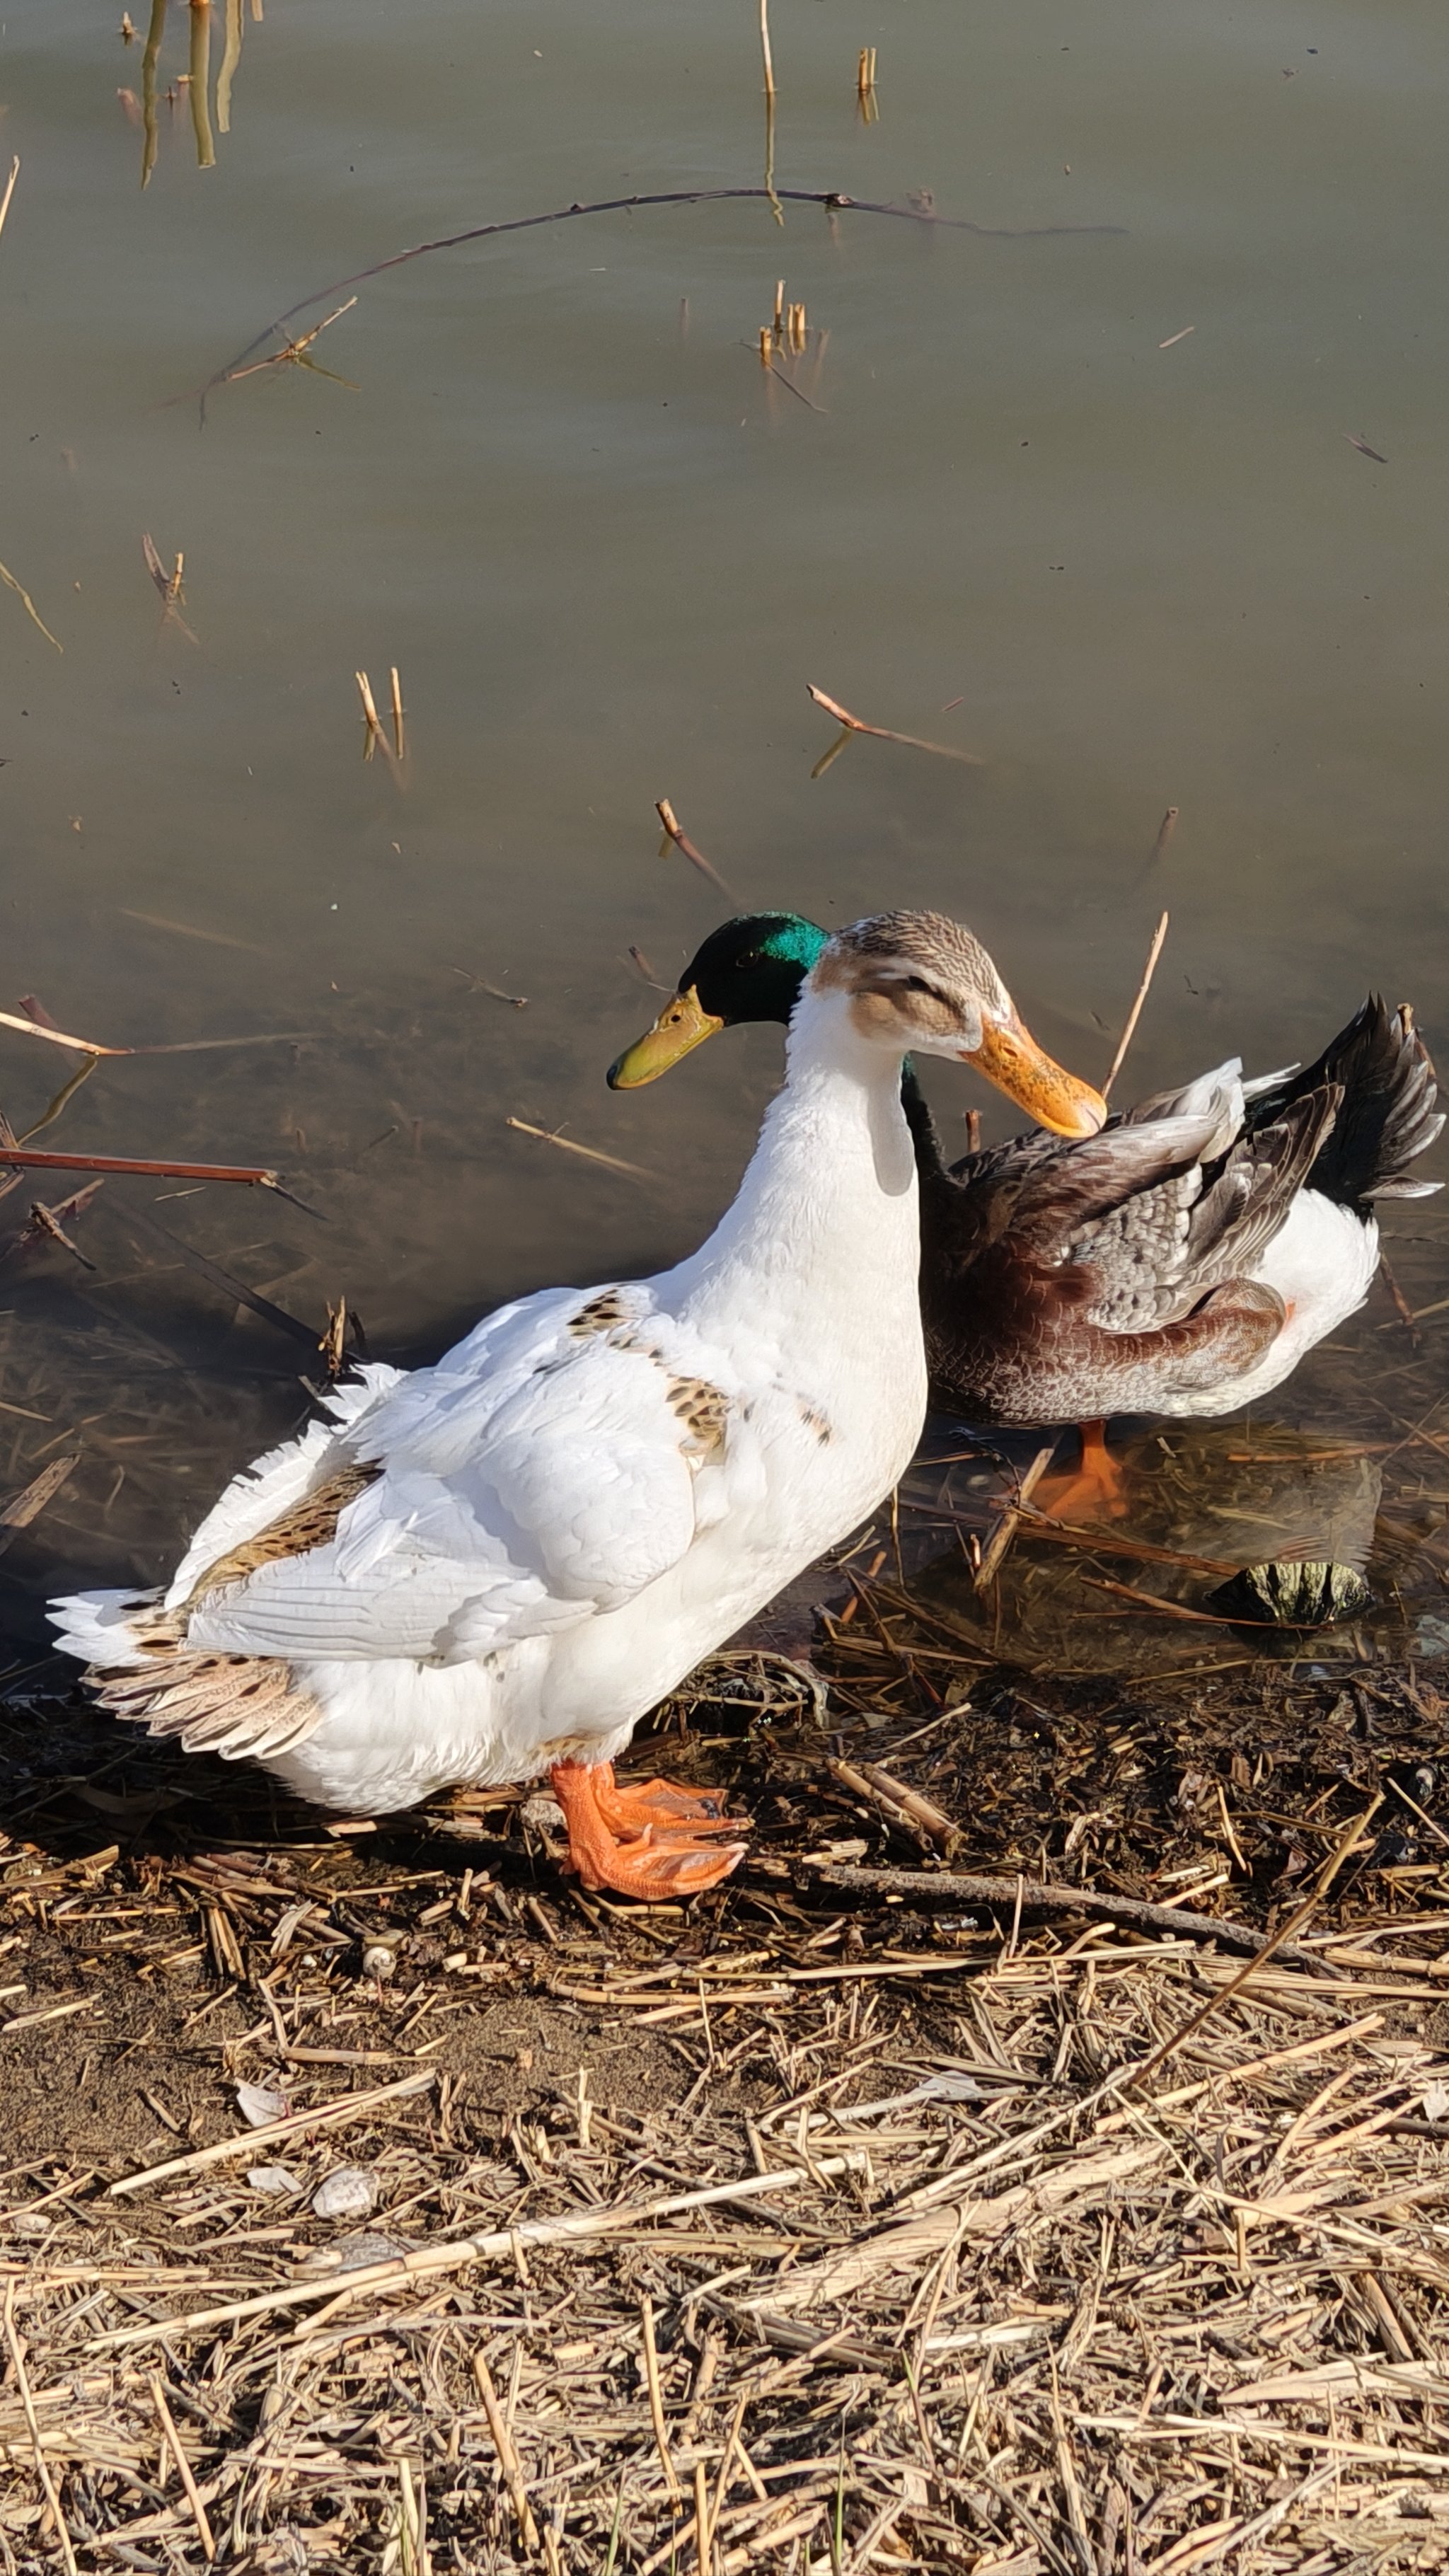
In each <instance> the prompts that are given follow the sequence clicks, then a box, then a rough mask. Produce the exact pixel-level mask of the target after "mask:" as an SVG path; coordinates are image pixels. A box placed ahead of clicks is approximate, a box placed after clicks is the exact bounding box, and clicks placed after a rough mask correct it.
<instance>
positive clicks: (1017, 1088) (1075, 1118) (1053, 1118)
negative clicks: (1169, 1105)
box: [961, 1011, 1107, 1136]
mask: <svg viewBox="0 0 1449 2576" xmlns="http://www.w3.org/2000/svg"><path fill="white" fill-rule="evenodd" d="M961 1061H962V1063H963V1064H974V1065H975V1066H976V1067H977V1068H978V1070H979V1071H980V1072H982V1073H984V1074H985V1076H986V1078H987V1080H988V1082H994V1083H995V1085H996V1087H997V1089H998V1091H1004V1092H1005V1094H1006V1096H1007V1098H1008V1100H1014V1101H1015V1102H1016V1105H1017V1107H1018V1109H1024V1110H1025V1111H1026V1114H1027V1116H1028V1117H1029V1118H1034V1119H1035V1120H1036V1123H1037V1125H1038V1126H1039V1127H1049V1128H1050V1129H1051V1131H1052V1133H1053V1135H1054V1136H1095V1135H1096V1134H1097V1131H1098V1129H1099V1128H1101V1127H1104V1126H1105V1125H1106V1123H1107V1103H1106V1101H1105V1100H1104V1099H1103V1098H1102V1095H1101V1093H1100V1091H1094V1090H1093V1089H1092V1086H1091V1084H1090V1083H1089V1082H1079V1081H1078V1080H1077V1077H1076V1075H1075V1074H1074V1073H1066V1072H1064V1071H1063V1069H1062V1067H1061V1066H1060V1065H1059V1064H1055V1063H1053V1061H1052V1058H1051V1057H1050V1056H1049V1055H1048V1054H1046V1052H1045V1050H1044V1049H1043V1048H1041V1047H1039V1046H1038V1045H1037V1042H1036V1040H1035V1038H1034V1037H1033V1036H1032V1034H1031V1031H1030V1030H1029V1029H1027V1028H1024V1027H1023V1026H1022V1023H1021V1021H1020V1020H1019V1019H1018V1018H1017V1016H1016V1013H1015V1012H1014V1011H1013V1013H1012V1015H1011V1018H1010V1020H1008V1021H995V1022H993V1021H990V1020H988V1021H987V1023H986V1026H985V1029H984V1031H983V1033H982V1038H981V1044H980V1046H979V1047H976V1048H974V1049H970V1050H968V1049H966V1048H963V1049H962V1054H961Z"/></svg>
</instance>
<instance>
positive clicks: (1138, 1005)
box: [1102, 912, 1172, 1100]
mask: <svg viewBox="0 0 1449 2576" xmlns="http://www.w3.org/2000/svg"><path fill="white" fill-rule="evenodd" d="M1171 918H1172V916H1171V914H1170V913H1166V912H1165V913H1164V914H1163V916H1162V919H1161V920H1160V921H1159V923H1158V925H1157V928H1156V930H1155V931H1154V932H1153V934H1152V945H1151V947H1150V948H1149V949H1148V951H1147V963H1146V965H1145V966H1144V967H1143V969H1142V981H1141V983H1140V984H1139V985H1138V987H1137V999H1136V1001H1135V1002H1134V1003H1133V1005H1132V1008H1131V1010H1130V1011H1129V1012H1128V1014H1127V1026H1126V1027H1125V1029H1124V1030H1123V1032H1122V1035H1121V1037H1120V1038H1119V1039H1118V1041H1117V1052H1116V1054H1115V1055H1114V1056H1113V1058H1112V1069H1111V1071H1110V1073H1109V1074H1108V1076H1107V1079H1106V1081H1105V1082H1104V1083H1103V1085H1102V1098H1103V1099H1104V1100H1105V1099H1106V1097H1107V1094H1108V1092H1109V1091H1110V1090H1111V1088H1112V1085H1113V1083H1114V1082H1115V1081H1116V1079H1117V1076H1118V1074H1119V1073H1120V1072H1121V1070H1122V1066H1123V1062H1124V1060H1125V1057H1126V1054H1127V1049H1128V1048H1129V1047H1130V1045H1131V1044H1132V1039H1133V1036H1134V1034H1135V1031H1136V1028H1137V1023H1138V1021H1139V1020H1140V1019H1141V1017H1142V1005H1143V1003H1144V1002H1145V1001H1146V999H1147V996H1148V993H1149V992H1150V990H1151V987H1152V978H1153V976H1154V975H1155V974H1156V972H1157V961H1158V958H1159V957H1160V956H1161V955H1162V943H1163V941H1164V940H1165V938H1166V937H1167V925H1168V922H1169V921H1170V919H1171Z"/></svg>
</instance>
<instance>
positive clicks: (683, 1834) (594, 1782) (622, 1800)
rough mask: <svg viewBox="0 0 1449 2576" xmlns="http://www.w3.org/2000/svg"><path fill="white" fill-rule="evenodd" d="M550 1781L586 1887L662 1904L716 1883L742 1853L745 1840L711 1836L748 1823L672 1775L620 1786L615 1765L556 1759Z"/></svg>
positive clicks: (572, 1858) (706, 1793) (574, 1861)
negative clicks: (724, 1840)
mask: <svg viewBox="0 0 1449 2576" xmlns="http://www.w3.org/2000/svg"><path fill="white" fill-rule="evenodd" d="M549 1781H550V1784H551V1786H552V1789H553V1793H554V1796H555V1797H556V1798H557V1800H558V1802H559V1805H560V1806H561V1807H562V1809H563V1811H564V1822H565V1824H566V1825H567V1826H568V1835H569V1859H570V1861H571V1863H572V1865H573V1867H574V1868H575V1869H576V1870H577V1872H578V1874H579V1877H580V1878H581V1879H582V1880H583V1883H584V1885H585V1887H614V1888H617V1889H618V1890H619V1891H620V1893H621V1894H622V1895H624V1896H638V1897H642V1898H644V1899H645V1900H646V1902H650V1901H652V1902H653V1903H654V1904H656V1905H657V1904H661V1903H663V1902H665V1901H666V1900H667V1899H668V1898H671V1897H679V1896H693V1895H695V1894H697V1892H698V1890H699V1889H700V1888H702V1887H713V1886H715V1885H716V1884H717V1882H718V1881H719V1880H720V1879H722V1878H728V1876H729V1874H730V1871H731V1870H732V1869H734V1868H736V1867H737V1866H738V1864H739V1862H740V1861H741V1860H742V1859H743V1858H744V1854H745V1848H746V1847H745V1845H744V1844H743V1843H719V1842H713V1841H710V1840H709V1839H708V1837H709V1836H711V1835H714V1834H721V1833H729V1832H734V1833H738V1832H740V1831H741V1830H742V1828H743V1827H744V1826H745V1824H746V1821H747V1820H746V1819H745V1818H744V1817H743V1816H729V1815H726V1814H725V1812H724V1802H723V1800H722V1799H721V1798H718V1797H715V1796H713V1795H712V1794H711V1793H710V1792H709V1791H708V1790H705V1791H703V1792H701V1791H699V1790H697V1789H686V1788H683V1787H681V1786H680V1785H679V1784H678V1783H677V1782H675V1781H672V1780H647V1781H645V1782H644V1783H643V1784H642V1785H640V1786H638V1787H636V1786H635V1785H634V1784H633V1783H632V1782H631V1783H630V1784H629V1785H628V1786H627V1787H625V1788H620V1787H619V1786H618V1784H617V1782H616V1781H615V1778H614V1766H613V1764H612V1762H556V1763H555V1764H554V1766H553V1769H552V1771H551V1772H550V1773H549Z"/></svg>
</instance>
